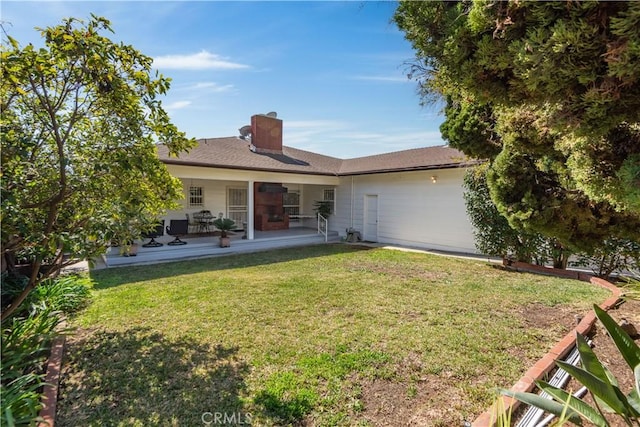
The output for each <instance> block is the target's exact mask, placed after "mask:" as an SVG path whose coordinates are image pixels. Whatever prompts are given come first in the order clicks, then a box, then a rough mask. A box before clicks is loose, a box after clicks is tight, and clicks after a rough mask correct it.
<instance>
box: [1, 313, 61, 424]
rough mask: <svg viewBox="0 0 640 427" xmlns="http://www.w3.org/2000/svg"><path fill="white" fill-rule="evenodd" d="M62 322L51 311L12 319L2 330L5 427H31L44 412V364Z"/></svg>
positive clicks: (59, 317) (3, 418)
mask: <svg viewBox="0 0 640 427" xmlns="http://www.w3.org/2000/svg"><path fill="white" fill-rule="evenodd" d="M61 320H62V318H61V316H60V315H59V313H57V312H55V311H53V310H52V309H50V308H47V307H44V308H42V309H40V308H38V309H37V310H34V311H32V312H31V313H30V315H29V316H28V317H13V318H12V319H11V320H10V321H8V322H7V323H8V325H7V326H6V327H5V326H3V328H2V345H1V348H2V363H1V366H2V392H1V399H2V407H3V410H2V415H1V417H0V420H1V421H2V425H28V424H30V423H31V422H32V421H33V420H34V419H35V418H36V417H37V415H38V411H39V410H40V408H41V404H40V389H41V387H42V386H43V385H44V363H45V361H46V359H47V350H48V346H49V344H50V342H51V339H52V338H53V336H54V335H55V332H54V331H55V328H56V326H58V324H60V322H61Z"/></svg>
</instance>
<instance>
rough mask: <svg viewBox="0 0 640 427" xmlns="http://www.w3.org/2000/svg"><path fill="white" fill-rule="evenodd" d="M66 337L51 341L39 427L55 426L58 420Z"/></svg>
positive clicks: (61, 336)
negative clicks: (59, 388) (57, 412)
mask: <svg viewBox="0 0 640 427" xmlns="http://www.w3.org/2000/svg"><path fill="white" fill-rule="evenodd" d="M64 344H65V337H64V336H63V335H60V336H58V337H55V338H54V339H53V341H52V343H51V353H50V354H49V360H48V361H47V374H46V376H45V385H44V388H43V390H42V409H41V410H40V414H39V416H40V418H41V421H40V422H39V423H38V427H54V424H55V422H56V403H57V402H58V385H59V384H60V370H61V369H62V356H63V354H64Z"/></svg>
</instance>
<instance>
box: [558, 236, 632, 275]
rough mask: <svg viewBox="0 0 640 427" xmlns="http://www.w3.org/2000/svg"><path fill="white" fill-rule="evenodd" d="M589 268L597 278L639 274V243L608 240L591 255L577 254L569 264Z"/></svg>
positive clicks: (625, 240)
mask: <svg viewBox="0 0 640 427" xmlns="http://www.w3.org/2000/svg"><path fill="white" fill-rule="evenodd" d="M571 264H572V265H575V266H578V267H589V268H591V269H592V270H593V273H594V274H595V275H597V276H598V277H602V278H604V279H607V278H609V276H611V275H612V274H614V273H621V274H625V273H632V274H637V273H636V272H640V243H639V242H635V241H633V240H628V239H614V238H612V239H609V240H607V241H605V242H604V243H603V244H602V246H599V247H597V248H596V249H595V250H594V251H593V253H591V254H579V255H578V257H577V259H576V261H574V262H572V263H571Z"/></svg>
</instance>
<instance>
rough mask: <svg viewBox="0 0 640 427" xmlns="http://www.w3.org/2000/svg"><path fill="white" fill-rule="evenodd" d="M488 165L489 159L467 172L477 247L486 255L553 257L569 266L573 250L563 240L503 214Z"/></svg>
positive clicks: (538, 260)
mask: <svg viewBox="0 0 640 427" xmlns="http://www.w3.org/2000/svg"><path fill="white" fill-rule="evenodd" d="M488 166H489V165H488V164H486V163H485V164H482V165H479V166H476V167H475V168H472V169H469V170H468V171H467V173H466V174H465V176H464V183H463V186H464V190H465V191H464V201H465V206H466V209H467V215H468V216H469V219H470V221H471V224H472V225H473V227H474V231H473V235H474V238H475V245H476V249H478V251H479V252H481V253H483V254H486V255H492V256H499V257H502V258H515V259H516V260H517V261H523V262H529V263H535V264H539V265H544V264H546V263H547V262H549V261H551V262H552V263H553V266H554V267H556V268H565V267H566V261H567V259H568V256H569V253H568V251H567V250H566V249H565V248H563V246H562V245H561V244H560V243H559V242H557V241H556V240H555V239H549V238H546V237H544V236H543V235H542V234H539V233H534V232H530V231H526V230H518V229H515V228H513V227H512V226H511V225H510V224H509V221H507V219H506V218H505V217H504V216H502V215H501V214H500V212H499V211H498V208H497V207H496V206H495V204H494V203H493V201H492V200H491V196H490V194H489V187H488V185H487V170H488Z"/></svg>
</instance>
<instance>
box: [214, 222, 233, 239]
mask: <svg viewBox="0 0 640 427" xmlns="http://www.w3.org/2000/svg"><path fill="white" fill-rule="evenodd" d="M213 226H214V227H216V228H217V229H218V230H220V236H221V237H227V232H228V231H231V230H233V229H234V228H235V226H236V222H235V221H234V220H232V219H231V218H216V219H214V220H213Z"/></svg>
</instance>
